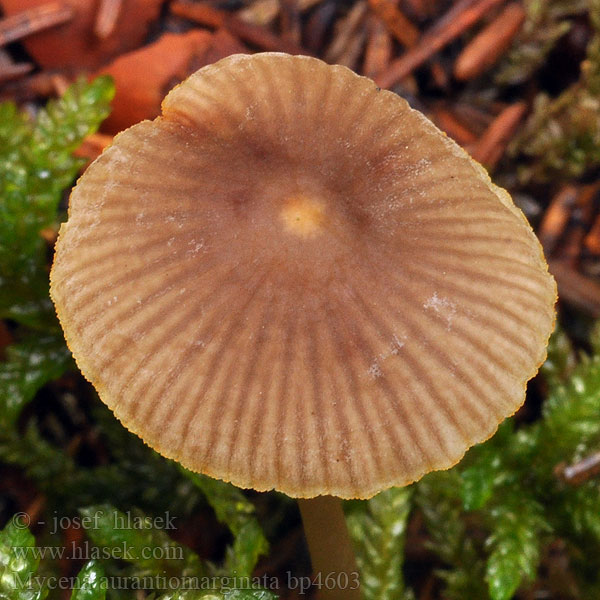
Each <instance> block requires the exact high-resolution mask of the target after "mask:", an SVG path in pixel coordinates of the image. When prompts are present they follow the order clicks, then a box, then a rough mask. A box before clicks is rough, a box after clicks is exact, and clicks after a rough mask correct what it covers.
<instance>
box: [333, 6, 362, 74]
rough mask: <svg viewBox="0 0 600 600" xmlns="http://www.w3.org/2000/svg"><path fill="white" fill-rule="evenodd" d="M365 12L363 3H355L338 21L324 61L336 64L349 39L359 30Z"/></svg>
mask: <svg viewBox="0 0 600 600" xmlns="http://www.w3.org/2000/svg"><path fill="white" fill-rule="evenodd" d="M366 12H367V5H366V3H365V2H357V3H356V4H355V5H354V6H353V7H352V8H351V9H350V12H348V14H347V15H346V16H345V17H344V18H343V19H340V20H338V22H337V23H336V26H335V32H334V34H333V40H332V42H331V44H330V45H329V48H328V49H327V51H326V53H325V60H326V61H327V62H329V63H335V62H337V60H338V58H339V57H340V56H341V55H342V54H343V53H344V51H345V50H346V48H347V47H348V46H349V44H350V42H351V38H352V37H353V36H354V35H355V33H356V32H357V30H358V29H359V28H360V26H361V24H362V22H363V18H364V16H365V14H366Z"/></svg>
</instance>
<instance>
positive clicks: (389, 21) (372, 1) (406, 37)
mask: <svg viewBox="0 0 600 600" xmlns="http://www.w3.org/2000/svg"><path fill="white" fill-rule="evenodd" d="M369 6H370V7H371V10H372V11H373V12H374V13H375V14H376V15H377V16H378V17H379V18H380V19H381V20H382V21H383V22H384V23H385V25H386V27H387V28H388V30H389V31H390V33H391V34H392V35H393V36H394V37H395V38H396V39H397V40H398V41H399V42H400V43H401V44H403V45H404V46H406V47H407V48H412V47H413V46H414V45H415V44H416V43H417V40H418V39H419V36H420V32H419V30H418V29H417V28H416V27H415V26H414V25H413V24H412V23H411V22H410V21H409V20H408V18H407V17H406V15H405V14H404V13H403V12H402V11H401V10H400V8H398V6H397V4H396V3H395V2H394V0H369Z"/></svg>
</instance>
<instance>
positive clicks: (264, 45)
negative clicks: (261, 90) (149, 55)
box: [171, 0, 307, 54]
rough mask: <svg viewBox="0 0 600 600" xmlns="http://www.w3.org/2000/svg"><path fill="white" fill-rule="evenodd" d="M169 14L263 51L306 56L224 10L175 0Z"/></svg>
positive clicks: (293, 46) (294, 46)
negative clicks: (231, 35) (242, 41)
mask: <svg viewBox="0 0 600 600" xmlns="http://www.w3.org/2000/svg"><path fill="white" fill-rule="evenodd" d="M171 12H172V13H173V14H174V15H177V16H178V17H183V18H185V19H189V20H190V21H194V22H196V23H199V24H200V25H205V26H207V27H212V28H215V29H220V28H225V29H227V30H228V31H229V32H230V33H232V34H233V35H235V36H237V37H239V38H240V39H241V40H244V41H245V42H248V43H249V44H253V45H254V46H258V47H259V48H261V49H263V50H270V51H275V52H287V53H289V54H307V51H306V50H305V49H303V48H301V47H300V46H299V45H298V44H295V43H294V42H291V41H289V40H285V39H283V38H281V37H279V36H277V35H275V34H273V33H271V32H270V31H269V30H267V29H265V28H264V27H261V26H260V25H253V24H252V23H246V22H245V21H242V20H241V19H239V18H238V17H236V16H235V15H232V14H230V13H228V12H226V11H224V10H220V9H218V8H214V7H213V6H210V5H208V4H204V3H200V2H198V3H195V4H192V3H190V2H186V1H182V0H175V2H173V3H172V4H171Z"/></svg>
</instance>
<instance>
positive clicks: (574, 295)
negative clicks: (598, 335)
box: [548, 260, 600, 318]
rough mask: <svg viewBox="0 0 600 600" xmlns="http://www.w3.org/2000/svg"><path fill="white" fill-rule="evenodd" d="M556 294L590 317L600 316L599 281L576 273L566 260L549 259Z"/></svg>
mask: <svg viewBox="0 0 600 600" xmlns="http://www.w3.org/2000/svg"><path fill="white" fill-rule="evenodd" d="M548 264H549V267H550V272H551V273H552V275H554V278H555V279H556V282H557V283H558V295H559V296H560V298H562V299H563V300H566V301H568V302H570V303H571V304H573V305H574V306H576V307H578V308H580V309H581V310H583V311H585V312H587V313H588V314H589V315H591V316H592V317H595V318H597V317H600V283H598V282H597V281H595V280H593V279H590V278H589V277H586V276H585V275H582V274H581V273H578V272H577V271H576V270H575V269H574V268H573V267H572V266H571V265H570V264H569V263H568V262H567V261H564V260H550V261H549V262H548Z"/></svg>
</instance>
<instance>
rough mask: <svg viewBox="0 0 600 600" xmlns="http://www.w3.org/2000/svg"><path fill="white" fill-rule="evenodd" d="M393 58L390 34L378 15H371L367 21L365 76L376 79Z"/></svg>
mask: <svg viewBox="0 0 600 600" xmlns="http://www.w3.org/2000/svg"><path fill="white" fill-rule="evenodd" d="M391 57H392V38H391V35H390V32H389V31H388V30H387V28H386V26H385V25H384V24H383V22H382V21H381V19H380V18H379V17H377V16H376V15H370V16H369V19H368V21H367V44H366V48H365V60H364V63H363V75H366V76H367V77H370V78H371V79H374V78H375V77H377V75H379V73H381V72H382V71H384V70H385V69H386V68H387V66H388V64H389V62H390V59H391Z"/></svg>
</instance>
